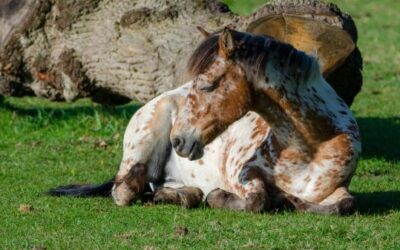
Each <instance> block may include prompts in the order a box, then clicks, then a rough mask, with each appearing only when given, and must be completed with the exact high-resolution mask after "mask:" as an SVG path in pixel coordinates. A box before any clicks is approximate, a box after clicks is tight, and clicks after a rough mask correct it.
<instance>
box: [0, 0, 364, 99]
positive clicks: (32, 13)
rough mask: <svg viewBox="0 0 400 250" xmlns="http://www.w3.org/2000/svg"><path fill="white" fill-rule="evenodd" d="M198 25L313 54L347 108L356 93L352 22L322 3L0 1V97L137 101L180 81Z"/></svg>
mask: <svg viewBox="0 0 400 250" xmlns="http://www.w3.org/2000/svg"><path fill="white" fill-rule="evenodd" d="M198 25H200V26H202V27H204V28H205V29H206V30H209V31H215V30H219V29H221V28H222V27H223V26H225V25H232V26H233V27H235V28H237V29H239V30H247V31H249V32H254V33H260V34H267V35H271V36H274V37H276V38H277V39H279V40H282V41H285V42H288V43H291V44H293V45H294V46H295V47H296V48H298V49H302V50H305V51H306V52H308V53H311V54H314V55H316V56H317V57H318V58H319V60H320V63H321V65H322V70H323V73H324V75H325V76H326V78H327V80H328V82H329V83H330V84H331V85H332V86H333V87H334V89H335V90H336V91H337V92H338V94H339V95H340V96H342V97H343V98H344V99H345V101H346V102H347V103H348V104H349V105H350V104H351V103H352V101H353V98H354V97H355V95H356V94H357V93H358V92H359V91H360V89H361V85H362V75H361V70H362V59H361V54H360V52H359V50H358V49H357V47H356V43H357V31H356V27H355V25H354V23H353V21H352V19H351V17H350V16H348V15H346V14H343V13H342V12H341V11H340V10H339V9H338V8H337V7H336V6H335V5H332V4H324V3H320V2H318V1H316V0H297V1H287V0H277V1H272V2H270V3H269V4H267V5H265V6H263V7H261V8H260V9H259V10H258V11H256V12H255V13H254V14H253V15H251V16H248V17H240V16H237V15H236V14H234V13H232V12H231V11H230V10H229V8H228V7H227V6H226V5H224V4H222V3H219V2H218V1H216V0H202V1H180V0H170V1H151V0H133V1H132V0H113V1H102V0H98V1H94V0H75V1H62V0H37V1H35V0H20V1H15V0H5V1H2V2H1V3H0V43H1V44H0V95H5V96H26V95H35V96H40V97H44V98H48V99H51V100H54V101H73V100H76V99H78V98H83V97H90V98H92V99H93V100H94V101H97V102H100V103H108V104H123V103H126V102H128V101H130V100H132V99H136V100H138V101H140V102H143V103H144V102H147V101H148V100H150V99H152V98H153V97H154V96H156V95H158V94H160V93H163V92H164V91H167V90H169V89H172V88H175V87H177V86H179V85H180V84H181V83H182V78H181V75H183V73H184V66H185V64H186V59H187V57H188V55H189V54H190V52H191V51H192V50H193V49H194V48H195V47H196V45H197V44H198V43H199V42H200V40H201V39H202V37H201V34H200V33H199V32H197V31H196V28H195V27H196V26H198Z"/></svg>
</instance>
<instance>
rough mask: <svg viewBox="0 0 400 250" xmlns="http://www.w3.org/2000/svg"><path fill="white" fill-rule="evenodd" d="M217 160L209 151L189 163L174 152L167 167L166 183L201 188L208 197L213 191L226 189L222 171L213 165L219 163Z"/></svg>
mask: <svg viewBox="0 0 400 250" xmlns="http://www.w3.org/2000/svg"><path fill="white" fill-rule="evenodd" d="M215 158H216V155H215V153H213V152H211V151H208V152H205V154H204V156H203V157H202V158H201V159H199V160H196V161H189V160H188V159H186V158H182V157H180V156H178V155H177V154H176V153H175V151H173V150H172V152H171V156H170V158H169V161H168V162H167V165H166V176H165V181H166V182H167V183H168V182H177V183H181V184H183V185H185V186H192V187H197V188H200V189H201V190H202V191H203V193H204V195H205V196H206V195H207V194H208V193H209V192H210V191H212V190H213V189H216V188H223V187H224V186H223V183H222V181H221V180H222V179H223V178H222V176H221V174H220V171H219V170H218V168H217V167H216V166H215V164H213V162H214V163H215V162H217V161H218V159H215Z"/></svg>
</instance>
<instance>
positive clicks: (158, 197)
mask: <svg viewBox="0 0 400 250" xmlns="http://www.w3.org/2000/svg"><path fill="white" fill-rule="evenodd" d="M203 196H204V194H203V192H202V191H201V189H199V188H196V187H187V186H184V187H179V188H172V187H160V188H158V189H157V190H156V191H155V193H154V202H155V203H167V204H175V205H179V206H182V207H185V208H194V207H198V206H199V205H200V203H201V201H202V200H203Z"/></svg>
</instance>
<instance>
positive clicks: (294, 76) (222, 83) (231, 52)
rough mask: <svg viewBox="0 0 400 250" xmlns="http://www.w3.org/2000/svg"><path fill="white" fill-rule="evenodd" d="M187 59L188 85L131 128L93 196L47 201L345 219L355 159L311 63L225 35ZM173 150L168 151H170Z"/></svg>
mask: <svg viewBox="0 0 400 250" xmlns="http://www.w3.org/2000/svg"><path fill="white" fill-rule="evenodd" d="M206 35H207V38H206V39H205V40H204V41H203V42H202V43H201V44H200V46H199V47H198V48H197V49H196V51H195V52H194V53H193V55H192V57H191V59H190V61H189V65H188V72H189V73H190V74H191V76H192V79H194V80H193V81H191V82H189V83H187V84H185V85H183V86H182V87H180V88H178V89H176V90H173V91H169V92H166V93H164V94H163V95H161V96H159V97H157V98H155V99H154V100H152V101H151V102H149V103H147V104H146V105H145V106H143V107H142V108H141V109H140V110H139V111H138V112H137V113H136V114H135V115H134V116H133V118H132V119H131V121H130V123H129V125H128V128H127V130H126V133H125V137H124V145H123V147H124V153H123V159H122V162H121V165H120V169H119V171H118V173H117V175H116V177H115V179H114V180H113V181H110V182H108V183H105V184H103V185H99V186H90V185H88V186H85V185H84V186H77V185H71V186H64V187H59V188H56V189H53V190H51V191H50V194H53V195H73V196H90V195H109V194H110V191H111V189H112V192H111V193H112V196H113V198H114V201H115V202H116V204H118V205H121V206H124V205H129V204H131V203H132V202H133V201H135V200H137V199H140V198H141V197H142V196H143V194H144V192H145V187H146V184H147V183H149V184H150V186H151V189H152V191H154V201H155V202H165V203H174V204H181V205H183V206H186V207H195V206H197V205H198V204H199V203H200V202H201V201H202V199H203V194H205V195H206V198H205V200H206V203H207V204H208V205H209V206H210V207H216V208H227V209H232V210H245V211H253V212H260V211H263V210H268V209H276V208H281V207H289V208H293V209H295V210H300V211H308V212H315V213H327V214H346V213H350V212H352V211H353V210H354V198H353V197H352V196H351V195H350V194H349V192H348V185H349V183H350V180H351V178H352V176H353V174H354V171H355V168H356V165H357V161H358V158H359V155H360V151H361V143H360V136H359V130H358V126H357V123H356V122H355V120H354V118H353V116H352V114H351V111H350V110H349V108H348V107H347V105H346V104H345V103H344V101H343V100H342V99H341V98H340V97H338V96H337V95H336V93H335V91H334V90H333V89H332V88H331V87H330V86H329V84H328V83H327V82H326V81H325V80H324V79H323V77H322V76H321V73H320V70H319V66H318V64H317V62H316V60H315V59H314V58H312V57H309V56H307V55H306V54H305V53H303V52H300V51H297V50H296V49H294V48H293V47H292V46H290V45H287V44H284V43H281V42H278V41H276V40H274V39H272V38H270V37H266V36H256V35H251V34H248V33H241V32H238V31H234V30H230V29H227V28H226V29H225V30H224V31H223V32H219V33H215V34H206ZM172 148H174V149H172Z"/></svg>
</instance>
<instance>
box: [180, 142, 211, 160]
mask: <svg viewBox="0 0 400 250" xmlns="http://www.w3.org/2000/svg"><path fill="white" fill-rule="evenodd" d="M185 146H186V147H187V148H185V147H183V148H181V149H175V152H176V153H177V154H178V155H179V156H180V157H183V158H187V159H188V160H189V161H195V160H198V159H200V158H201V157H203V155H204V147H203V146H202V144H201V143H200V142H197V141H196V142H193V143H192V144H190V146H187V145H185Z"/></svg>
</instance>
